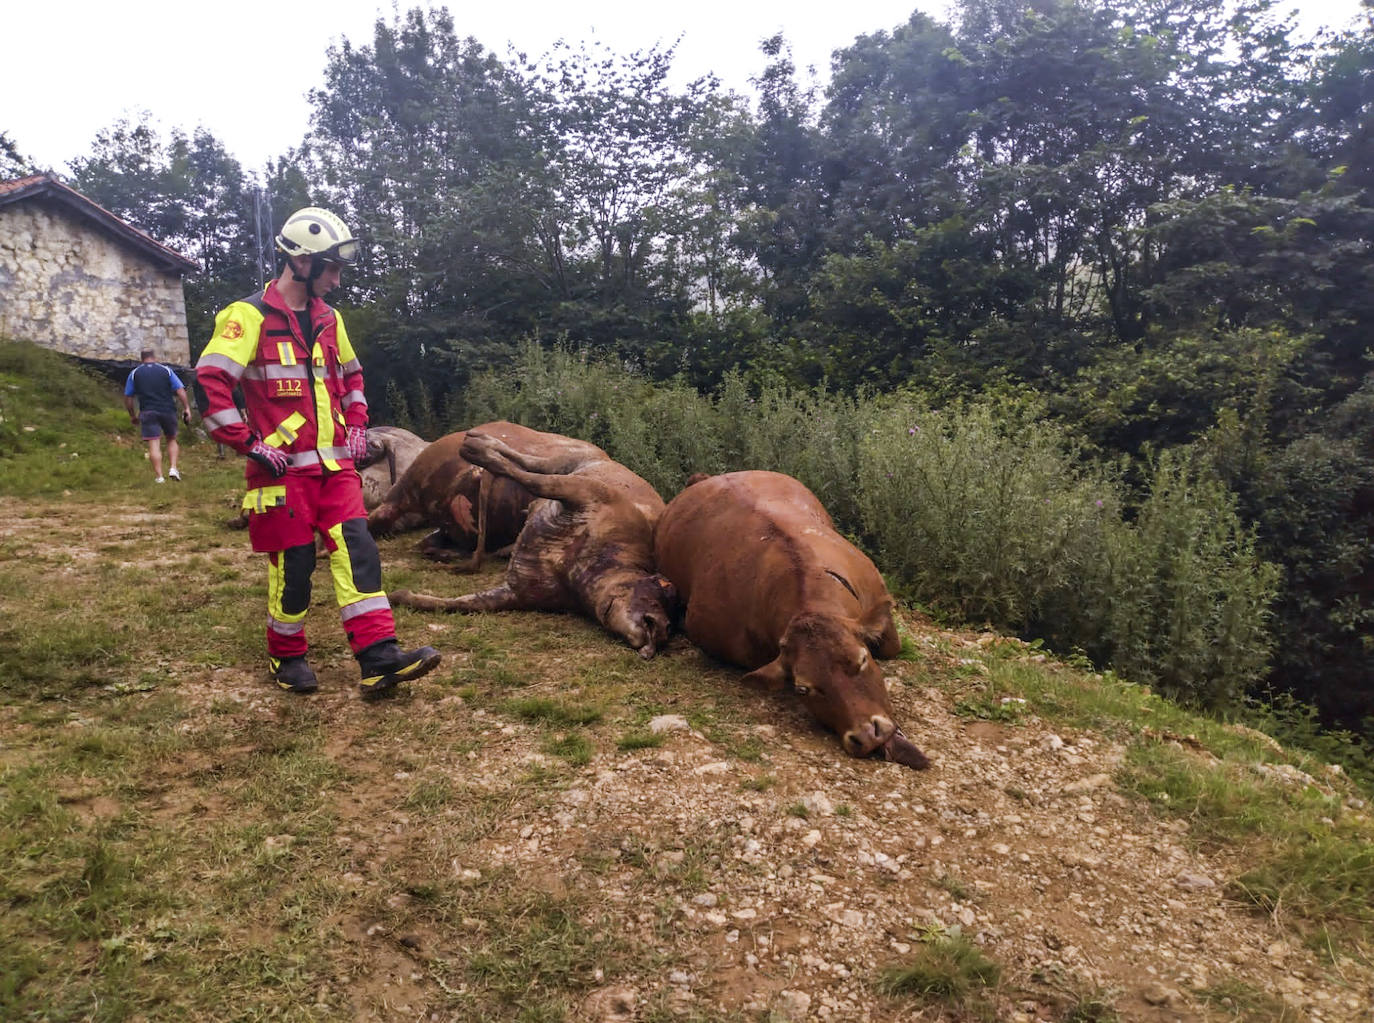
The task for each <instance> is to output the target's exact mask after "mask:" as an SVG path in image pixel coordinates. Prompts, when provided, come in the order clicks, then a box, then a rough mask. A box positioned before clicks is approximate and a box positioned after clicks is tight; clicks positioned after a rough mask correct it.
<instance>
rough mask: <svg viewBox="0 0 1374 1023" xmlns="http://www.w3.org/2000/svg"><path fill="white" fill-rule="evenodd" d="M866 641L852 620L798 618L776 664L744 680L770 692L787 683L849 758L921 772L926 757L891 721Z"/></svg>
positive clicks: (878, 671)
mask: <svg viewBox="0 0 1374 1023" xmlns="http://www.w3.org/2000/svg"><path fill="white" fill-rule="evenodd" d="M865 635H866V630H865V628H864V627H863V625H862V624H861V623H860V622H857V621H855V620H854V619H852V618H845V617H842V616H840V615H834V614H819V613H809V612H803V613H801V614H797V615H795V616H793V618H792V620H791V621H790V622H788V623H787V629H786V631H785V632H784V633H783V637H782V642H781V643H780V644H779V648H778V656H777V658H776V659H774V660H773V661H770V662H769V663H768V664H765V665H764V666H763V667H762V668H759V669H757V670H755V671H752V672H750V673H749V675H747V676H746V680H747V681H753V682H758V683H761V684H763V685H765V686H767V687H769V688H771V689H781V688H783V687H784V686H786V685H787V683H789V682H790V683H791V684H792V687H793V689H794V690H795V691H796V693H797V695H798V696H799V697H801V701H802V703H803V704H805V706H806V709H807V710H809V711H810V712H811V713H812V715H814V716H815V717H816V719H817V720H818V721H820V722H821V724H823V725H825V726H826V727H827V728H830V729H832V730H833V731H834V732H835V733H836V734H838V735H839V736H840V742H841V744H842V745H843V746H844V749H845V752H846V753H848V754H849V755H850V756H854V757H866V756H868V755H869V754H871V753H875V752H879V751H881V752H882V754H883V755H884V756H885V757H887V758H888V759H889V760H896V761H898V762H899V763H906V764H907V765H908V766H911V767H924V766H926V763H925V757H924V755H923V754H921V752H920V751H919V750H917V749H916V747H915V746H913V745H912V744H911V743H910V742H909V741H907V739H906V738H905V736H903V735H902V733H901V731H900V729H898V728H897V726H896V724H895V722H894V721H893V719H892V717H893V716H892V704H891V703H890V701H889V700H888V696H887V686H886V684H885V683H884V682H883V672H882V668H880V667H879V666H878V662H877V661H876V660H875V659H874V657H873V654H872V651H870V650H869V647H868V642H867V641H866V639H865ZM908 747H909V749H908Z"/></svg>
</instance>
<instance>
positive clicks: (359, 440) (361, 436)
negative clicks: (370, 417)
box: [348, 426, 367, 462]
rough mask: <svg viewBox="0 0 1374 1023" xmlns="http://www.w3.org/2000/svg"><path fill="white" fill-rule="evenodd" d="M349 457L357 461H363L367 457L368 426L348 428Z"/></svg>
mask: <svg viewBox="0 0 1374 1023" xmlns="http://www.w3.org/2000/svg"><path fill="white" fill-rule="evenodd" d="M348 457H349V458H351V459H353V461H355V462H361V461H362V460H363V459H364V458H366V457H367V427H365V426H350V427H349V428H348Z"/></svg>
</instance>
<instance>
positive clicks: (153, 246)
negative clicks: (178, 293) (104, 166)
mask: <svg viewBox="0 0 1374 1023" xmlns="http://www.w3.org/2000/svg"><path fill="white" fill-rule="evenodd" d="M35 198H43V199H48V200H50V201H53V202H56V203H58V204H60V205H62V206H64V207H66V208H67V209H69V210H71V211H72V212H73V213H76V214H77V215H79V216H82V217H85V218H86V219H87V220H90V221H92V222H93V223H94V224H95V225H96V226H98V227H100V228H102V229H103V230H104V231H105V232H106V233H108V234H110V235H113V236H114V237H115V238H116V239H117V240H118V241H122V242H124V243H125V244H127V245H130V246H131V247H133V248H135V249H137V250H139V251H140V252H142V253H143V254H144V255H145V256H147V257H148V258H149V259H150V260H152V262H154V263H155V264H157V265H158V267H160V268H161V269H163V270H170V271H175V272H177V273H193V272H195V271H196V270H198V269H200V268H199V267H198V266H197V265H196V264H195V263H193V262H192V261H191V260H189V259H187V258H186V257H185V256H183V255H181V254H180V253H179V252H175V251H173V250H172V249H169V248H168V247H167V246H165V245H163V244H162V243H161V242H159V241H156V240H154V239H153V238H151V237H149V236H148V235H146V234H144V233H143V232H142V231H140V230H139V229H138V228H136V227H133V226H131V225H129V224H127V223H125V222H124V221H123V220H120V219H119V218H118V217H116V216H115V215H114V214H113V213H111V212H110V211H109V210H107V209H105V208H104V207H103V206H99V205H97V204H96V203H93V202H91V200H89V199H87V198H86V197H85V196H84V195H82V194H81V193H80V192H78V191H76V190H75V189H74V188H69V187H68V186H66V185H64V184H62V182H60V181H58V180H57V179H56V178H55V177H53V176H52V175H51V174H34V175H31V176H29V177H26V178H15V179H13V180H11V181H0V206H8V205H10V204H12V203H17V202H21V201H23V200H25V199H35Z"/></svg>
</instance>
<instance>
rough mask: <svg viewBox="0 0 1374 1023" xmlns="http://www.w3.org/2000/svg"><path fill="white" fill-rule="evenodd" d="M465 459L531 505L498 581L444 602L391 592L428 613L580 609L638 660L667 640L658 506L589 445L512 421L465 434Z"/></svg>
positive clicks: (668, 598) (667, 591)
mask: <svg viewBox="0 0 1374 1023" xmlns="http://www.w3.org/2000/svg"><path fill="white" fill-rule="evenodd" d="M462 455H463V457H464V458H466V459H467V460H468V461H470V462H472V463H473V464H475V465H480V466H482V467H483V468H485V469H487V470H488V471H490V472H491V473H492V474H494V475H496V476H498V477H504V478H508V479H511V480H514V481H515V482H517V483H519V484H520V485H521V486H523V487H524V488H525V489H527V490H528V491H530V492H531V493H533V494H535V495H536V497H537V498H538V500H536V501H535V502H534V503H533V504H531V505H530V508H529V513H528V516H527V518H526V521H525V527H524V529H522V530H521V531H520V536H519V537H518V538H517V540H516V542H515V547H514V548H513V549H512V551H511V556H510V564H509V566H508V567H507V569H506V580H505V582H504V583H503V584H502V585H500V586H498V587H496V588H494V589H490V590H486V591H483V592H481V593H470V594H468V595H466V596H463V597H455V598H442V597H432V596H426V595H424V594H417V593H410V592H409V591H406V590H402V591H399V592H396V593H392V594H391V595H390V596H391V601H392V603H393V604H401V605H404V606H407V607H414V608H419V609H421V610H429V611H509V610H537V611H565V610H581V611H585V612H586V613H587V614H589V615H591V616H592V617H593V618H595V619H596V620H597V621H598V622H600V623H601V624H602V625H603V626H604V627H605V628H606V629H607V630H609V631H610V632H612V633H614V634H615V635H617V636H620V637H621V638H622V639H624V640H625V642H626V643H628V644H629V645H630V646H631V647H633V648H634V649H635V650H637V651H639V654H640V656H641V657H646V658H648V657H652V656H653V655H654V653H655V652H656V651H657V650H658V648H659V647H661V646H662V645H663V644H664V643H665V642H667V639H668V625H669V622H670V621H671V620H672V614H673V594H672V590H671V587H668V586H667V585H666V584H665V583H664V582H663V581H662V580H661V579H660V578H659V577H658V576H657V575H655V573H654V567H653V530H654V523H655V522H656V521H658V517H659V515H661V514H662V512H663V499H662V498H661V497H659V496H658V492H657V491H655V490H654V488H653V487H652V486H650V485H649V484H648V483H647V482H645V481H644V480H643V479H641V478H640V477H639V476H636V475H635V474H634V473H633V472H631V471H630V470H629V469H627V468H625V466H623V465H621V464H620V463H619V462H615V461H613V460H612V459H611V457H610V456H609V455H608V454H606V452H604V451H602V450H601V449H600V448H598V447H597V446H596V445H594V444H589V443H587V442H586V441H581V440H575V439H573V438H571V437H564V436H561V435H559V434H556V433H540V432H539V431H537V430H531V429H529V428H527V427H524V426H518V425H516V424H514V423H491V424H488V425H486V426H483V427H482V428H481V429H472V430H469V431H468V435H467V439H466V440H465V441H464V443H463V446H462Z"/></svg>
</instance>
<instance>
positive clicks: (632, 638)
mask: <svg viewBox="0 0 1374 1023" xmlns="http://www.w3.org/2000/svg"><path fill="white" fill-rule="evenodd" d="M617 590H618V592H615V593H614V594H613V595H612V596H611V599H610V603H609V606H608V607H607V608H606V610H605V612H604V613H603V614H600V615H598V616H597V617H598V618H599V619H600V620H601V622H602V623H603V624H604V625H605V626H606V627H607V628H608V629H610V630H611V631H612V632H614V633H615V634H616V635H618V636H622V637H623V638H624V640H625V642H626V643H628V644H630V646H632V647H634V648H635V649H636V650H637V651H639V656H640V657H643V658H644V659H645V660H648V659H649V658H650V657H653V656H654V654H655V653H657V652H658V650H659V649H660V648H661V647H662V646H663V645H664V644H665V643H667V642H668V629H669V627H670V626H671V625H672V622H673V616H674V615H675V614H676V612H677V589H676V588H675V587H674V586H673V584H672V583H670V582H669V581H668V580H667V579H665V578H663V576H661V575H648V576H641V577H640V578H639V579H637V580H636V581H635V582H634V583H632V584H631V585H629V586H627V587H617Z"/></svg>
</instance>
